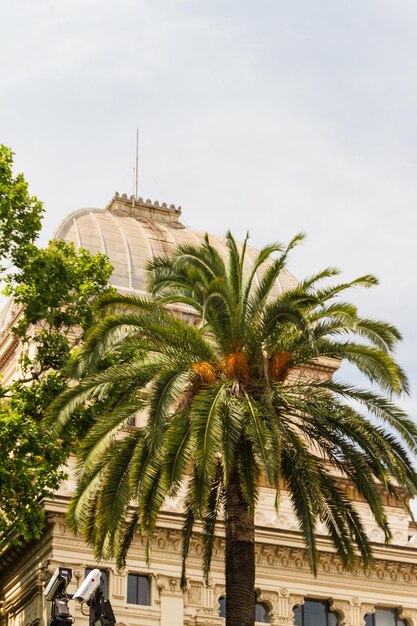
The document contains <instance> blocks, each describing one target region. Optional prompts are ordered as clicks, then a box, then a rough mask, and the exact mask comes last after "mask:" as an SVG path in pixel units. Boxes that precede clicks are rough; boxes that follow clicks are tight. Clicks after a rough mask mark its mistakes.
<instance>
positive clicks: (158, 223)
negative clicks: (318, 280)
mask: <svg viewBox="0 0 417 626" xmlns="http://www.w3.org/2000/svg"><path fill="white" fill-rule="evenodd" d="M180 215H181V208H180V207H178V208H176V207H175V206H174V205H171V206H167V205H166V204H165V203H164V204H162V205H160V204H159V203H158V202H154V203H152V202H151V201H150V200H146V201H144V200H143V199H142V198H139V199H138V200H136V201H135V200H134V199H133V197H131V198H130V199H129V198H128V197H127V196H126V194H123V196H119V194H115V196H114V197H113V198H112V200H111V202H110V203H109V204H108V205H107V207H106V208H105V209H80V210H78V211H75V212H74V213H71V214H70V215H68V216H67V217H66V218H65V219H64V220H63V221H62V222H61V224H60V225H59V226H58V228H57V230H56V232H55V237H56V238H57V239H58V238H59V239H64V240H65V241H72V242H74V243H75V245H76V247H77V248H86V249H87V250H89V251H90V252H92V253H93V254H96V253H97V252H102V253H103V254H106V255H107V256H108V258H109V260H110V262H111V264H112V265H113V267H114V271H113V274H112V276H111V278H110V284H111V285H112V286H113V287H115V288H116V289H117V290H118V291H121V292H125V293H126V292H127V293H137V294H143V293H145V292H146V263H147V261H148V260H149V259H150V258H152V257H154V256H160V255H169V254H171V253H172V252H173V251H174V250H175V248H176V246H178V245H179V244H191V245H199V244H201V243H202V242H203V239H204V236H205V233H203V232H200V231H197V230H191V229H189V228H186V227H185V226H183V225H182V224H181V223H180V221H179V217H180ZM210 243H211V244H212V245H213V246H214V247H215V248H216V249H217V250H218V251H219V252H220V253H221V254H222V256H224V257H226V255H227V245H226V239H225V237H220V236H218V235H211V234H210ZM257 254H258V251H257V250H256V249H255V248H253V247H252V246H247V254H246V263H247V270H248V271H250V266H251V264H253V262H254V260H255V258H256V256H257ZM259 278H260V277H258V280H259ZM296 285H297V281H296V279H295V278H294V277H293V276H292V275H291V274H290V273H289V272H287V271H286V270H283V271H282V272H281V274H280V276H279V279H278V280H277V283H276V286H275V288H274V290H273V292H272V295H276V296H278V295H279V294H280V293H282V292H283V291H286V290H288V289H292V288H294V287H295V286H296Z"/></svg>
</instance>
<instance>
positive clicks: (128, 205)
mask: <svg viewBox="0 0 417 626" xmlns="http://www.w3.org/2000/svg"><path fill="white" fill-rule="evenodd" d="M106 211H109V212H110V213H114V215H119V216H120V217H132V218H133V219H135V220H138V221H148V220H152V221H155V222H160V223H162V224H164V225H165V226H168V227H170V228H185V227H184V226H183V224H181V222H180V221H179V218H180V215H181V212H182V211H181V207H180V206H178V207H176V206H175V204H170V205H169V206H168V204H167V203H166V202H162V203H160V202H158V201H157V200H155V201H154V202H152V200H150V199H149V198H147V199H146V200H144V199H143V198H141V197H139V198H135V196H133V195H132V196H130V197H129V196H128V195H127V194H126V193H123V194H121V195H120V194H119V193H118V192H117V191H116V193H115V194H114V196H113V197H112V199H111V200H110V202H109V203H108V204H107V206H106Z"/></svg>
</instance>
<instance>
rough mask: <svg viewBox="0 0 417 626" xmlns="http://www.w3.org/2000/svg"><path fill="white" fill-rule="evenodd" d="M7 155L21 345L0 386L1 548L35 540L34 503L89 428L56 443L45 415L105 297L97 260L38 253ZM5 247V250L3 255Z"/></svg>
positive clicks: (69, 250)
mask: <svg viewBox="0 0 417 626" xmlns="http://www.w3.org/2000/svg"><path fill="white" fill-rule="evenodd" d="M11 165H12V153H11V151H10V150H8V149H7V148H5V147H4V146H0V257H3V258H6V256H7V259H8V262H9V264H10V265H11V266H13V268H12V267H9V271H8V272H7V273H6V274H5V276H4V281H5V284H6V288H5V293H6V295H8V296H9V297H11V298H12V299H13V301H14V306H15V308H16V312H15V313H16V315H17V317H16V319H17V322H16V326H15V327H14V328H13V329H12V332H13V333H14V334H15V336H16V337H17V338H18V340H19V341H20V343H21V347H22V351H21V356H20V360H19V363H18V372H17V375H16V377H15V379H14V380H13V382H12V383H11V384H9V385H7V386H6V385H4V384H0V544H1V543H2V542H4V541H7V542H20V541H22V540H29V539H32V538H36V537H38V536H39V535H40V533H41V531H42V528H43V522H44V520H43V513H42V509H41V507H40V506H39V500H40V498H42V497H43V496H45V495H47V494H50V493H51V492H52V491H53V490H55V489H56V488H57V487H58V485H59V482H60V481H61V480H62V478H63V477H64V475H65V472H64V470H63V469H62V465H63V463H65V461H66V459H67V458H68V455H69V453H70V452H71V451H73V450H74V449H75V446H76V443H77V441H78V438H79V436H80V435H81V434H82V433H83V430H84V429H85V428H86V426H87V424H88V420H89V413H90V411H84V412H82V414H80V419H79V420H78V421H77V423H76V424H75V423H73V424H72V425H71V427H70V428H69V429H67V430H66V432H65V433H63V435H62V436H61V437H60V439H59V440H56V439H55V438H54V439H52V438H51V437H50V433H49V432H48V431H47V429H46V428H45V425H44V422H43V418H44V414H45V410H46V407H47V406H48V405H49V404H50V403H51V402H52V400H53V399H54V398H55V397H56V396H57V395H58V394H59V393H60V392H62V390H63V389H64V388H65V387H66V386H67V385H68V381H69V378H68V375H67V374H66V373H65V371H64V368H65V366H66V365H67V363H68V360H69V357H70V353H71V350H73V349H74V348H76V347H77V346H78V345H79V344H80V342H81V341H82V337H83V334H84V331H85V329H86V328H87V327H88V326H89V325H90V323H91V321H92V299H93V298H94V297H95V296H97V295H99V294H102V293H103V292H105V291H106V290H107V283H108V279H109V277H110V274H111V271H112V268H111V266H110V264H109V263H108V261H107V260H106V257H104V256H103V255H96V256H93V255H91V254H90V253H89V252H87V251H86V250H82V249H81V250H79V251H78V252H76V251H75V249H74V246H73V244H71V243H65V242H63V241H52V242H50V244H49V245H48V246H47V247H46V248H44V249H38V248H37V247H36V246H35V245H34V244H33V241H34V239H35V237H36V235H37V233H38V230H39V228H40V217H41V215H42V205H41V203H40V202H39V201H38V200H36V198H34V197H32V196H30V195H29V193H28V189H27V184H26V182H25V180H24V178H23V175H21V174H19V175H18V176H17V177H16V178H14V177H13V175H12V173H11ZM7 241H10V247H9V248H8V247H7Z"/></svg>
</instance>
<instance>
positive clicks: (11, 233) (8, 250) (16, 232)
mask: <svg viewBox="0 0 417 626" xmlns="http://www.w3.org/2000/svg"><path fill="white" fill-rule="evenodd" d="M12 167H13V152H12V151H11V150H10V148H7V147H6V146H4V145H1V144H0V271H4V270H5V269H7V267H8V266H9V267H10V266H12V265H14V266H16V267H21V266H22V265H23V264H24V263H25V259H26V258H27V256H28V255H30V254H31V252H32V251H33V246H34V241H35V240H36V238H37V236H38V235H39V232H40V229H41V221H42V215H43V207H42V203H41V202H40V201H39V200H38V199H37V198H35V197H34V196H31V195H30V194H29V190H28V185H27V182H26V181H25V178H24V176H23V174H18V175H17V176H14V175H13V169H12ZM5 263H6V265H5Z"/></svg>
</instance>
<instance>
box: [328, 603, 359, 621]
mask: <svg viewBox="0 0 417 626" xmlns="http://www.w3.org/2000/svg"><path fill="white" fill-rule="evenodd" d="M356 601H358V602H359V598H356V597H355V598H352V604H353V603H355V602H356ZM329 606H330V610H331V611H333V612H334V613H338V615H339V616H340V626H346V624H349V622H350V621H351V620H350V619H349V618H350V602H349V601H348V600H338V599H337V598H332V599H331V600H330V603H329Z"/></svg>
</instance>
